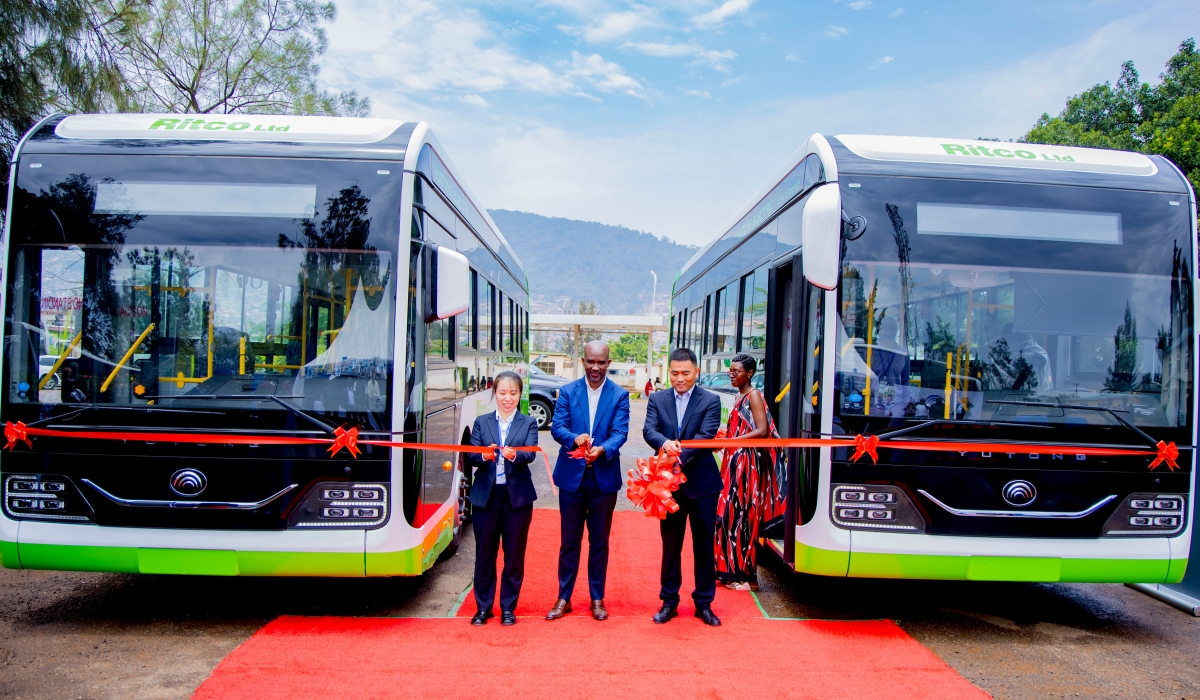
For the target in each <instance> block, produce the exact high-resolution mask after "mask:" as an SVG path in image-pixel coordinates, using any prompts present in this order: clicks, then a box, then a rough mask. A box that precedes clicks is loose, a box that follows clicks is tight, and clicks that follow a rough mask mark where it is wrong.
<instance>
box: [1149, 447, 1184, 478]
mask: <svg viewBox="0 0 1200 700" xmlns="http://www.w3.org/2000/svg"><path fill="white" fill-rule="evenodd" d="M1155 448H1157V449H1158V456H1157V457H1155V458H1154V461H1153V462H1151V463H1150V468H1151V469H1154V468H1155V467H1157V466H1158V465H1160V464H1162V463H1163V462H1166V463H1167V468H1168V469H1170V470H1171V471H1175V470H1176V469H1178V468H1179V465H1178V464H1177V463H1176V462H1175V460H1176V459H1178V458H1179V448H1178V447H1176V446H1175V443H1173V442H1163V441H1162V440H1159V441H1158V444H1157V445H1155Z"/></svg>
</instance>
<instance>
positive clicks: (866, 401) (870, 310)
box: [863, 288, 877, 416]
mask: <svg viewBox="0 0 1200 700" xmlns="http://www.w3.org/2000/svg"><path fill="white" fill-rule="evenodd" d="M876 291H877V288H876V289H872V290H871V297H870V298H869V299H867V383H866V387H865V388H864V389H863V415H864V416H869V415H871V341H872V340H874V337H873V336H874V334H873V332H872V331H874V329H875V292H876Z"/></svg>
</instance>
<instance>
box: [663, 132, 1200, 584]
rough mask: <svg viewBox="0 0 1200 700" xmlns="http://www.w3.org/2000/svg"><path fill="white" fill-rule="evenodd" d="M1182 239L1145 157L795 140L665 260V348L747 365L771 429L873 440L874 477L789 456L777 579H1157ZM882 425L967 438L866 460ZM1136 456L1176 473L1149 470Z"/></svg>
mask: <svg viewBox="0 0 1200 700" xmlns="http://www.w3.org/2000/svg"><path fill="white" fill-rule="evenodd" d="M1195 241H1196V201H1195V195H1194V193H1193V192H1192V190H1191V187H1190V186H1189V184H1188V181H1187V179H1186V178H1184V176H1183V175H1182V174H1181V173H1180V171H1179V170H1178V169H1177V168H1176V167H1175V166H1174V165H1173V164H1172V163H1171V162H1169V161H1168V160H1166V159H1164V158H1161V157H1158V156H1147V155H1142V154H1138V153H1123V152H1114V151H1103V150H1091V149H1079V148H1066V147H1057V146H1042V145H1034V144H1010V143H995V142H986V141H964V140H960V139H934V138H908V137H893V136H862V135H847V136H836V137H825V136H822V135H819V134H818V135H815V136H813V137H812V138H810V139H809V140H808V142H807V144H806V146H805V147H804V148H801V149H800V150H798V151H797V152H796V153H795V154H794V155H793V156H792V158H791V159H789V160H788V162H787V163H786V164H785V165H784V166H783V167H782V168H780V170H779V171H778V172H777V173H776V174H775V175H774V177H772V178H771V179H770V180H769V182H768V183H767V184H766V185H765V186H764V187H763V188H762V189H761V190H760V191H759V192H758V193H757V194H756V195H755V196H754V197H753V198H752V199H751V201H750V202H749V203H747V204H746V205H745V206H744V207H743V208H742V209H741V210H740V211H738V213H737V214H736V215H735V216H734V217H733V218H732V219H731V220H730V221H729V223H727V224H726V225H725V226H723V227H722V228H721V230H720V232H719V234H718V235H717V236H716V238H714V239H713V240H712V241H711V242H710V243H709V244H708V245H706V246H705V247H704V248H702V249H701V250H700V251H699V252H698V253H697V254H696V255H695V256H694V257H693V258H692V260H691V261H690V262H689V263H688V264H687V265H686V266H685V267H684V268H683V271H682V273H681V274H680V276H679V278H678V279H677V281H676V282H675V286H674V290H673V312H672V313H673V320H672V342H673V344H674V345H675V346H687V347H690V348H692V349H693V350H695V351H696V352H697V354H698V355H699V356H700V357H701V365H702V370H703V371H704V372H706V373H709V374H713V373H718V372H722V371H725V369H726V368H727V367H728V365H729V361H730V359H731V357H732V356H733V354H734V353H735V352H747V353H750V354H751V355H754V356H756V357H757V358H758V359H759V360H760V361H762V362H763V363H764V365H765V376H764V378H763V379H764V395H765V396H766V397H767V400H768V405H769V406H770V408H771V409H772V410H773V411H774V414H775V416H776V417H777V419H778V425H779V428H780V430H781V432H782V433H783V434H784V436H785V437H801V436H804V437H811V436H816V435H825V436H837V435H859V434H866V435H872V434H873V435H877V436H879V437H880V438H881V439H882V440H883V441H882V442H881V443H880V446H879V463H878V464H873V463H872V462H871V460H870V459H863V460H860V461H857V462H852V461H851V452H852V450H850V449H844V448H830V447H825V448H820V449H790V450H788V474H787V488H788V493H787V514H786V516H785V517H784V518H783V519H782V520H780V521H776V522H771V523H766V524H765V529H764V532H763V535H764V537H763V542H764V544H765V545H767V546H769V547H771V548H773V549H774V550H776V551H777V552H778V553H779V555H780V556H781V557H782V558H783V560H784V561H786V562H787V563H788V564H789V565H790V566H791V567H793V568H794V569H795V570H796V571H800V572H807V573H812V574H821V575H829V576H856V577H883V578H926V579H963V580H967V579H969V580H1019V581H1090V582H1128V583H1134V582H1137V583H1173V582H1178V581H1180V580H1181V578H1182V577H1183V576H1184V571H1185V567H1186V565H1187V560H1188V553H1189V548H1190V540H1191V535H1192V526H1191V518H1192V509H1193V495H1194V494H1195V486H1196V485H1195V452H1194V450H1191V449H1188V447H1189V446H1192V445H1194V444H1195V434H1196V433H1195V413H1196V392H1195V383H1196V376H1197V364H1196V333H1195V325H1194V316H1195V296H1194V280H1195V276H1196V250H1195ZM714 384H715V383H714ZM731 400H732V397H729V399H727V401H728V402H731ZM900 435H904V439H905V440H918V441H920V440H928V441H967V442H976V443H978V444H980V445H981V447H980V449H979V450H978V451H966V452H935V451H921V450H902V449H889V448H888V446H887V438H888V437H897V436H900ZM1159 440H1162V441H1166V442H1175V443H1176V444H1177V445H1179V446H1181V447H1183V448H1184V449H1182V450H1181V455H1180V459H1179V467H1178V469H1172V468H1170V467H1168V466H1167V465H1165V464H1164V465H1158V466H1155V467H1154V468H1151V462H1152V458H1153V457H1154V455H1155V450H1154V445H1155V444H1156V442H1157V441H1159ZM995 442H1017V443H1043V444H1044V443H1050V444H1061V445H1068V446H1070V445H1078V446H1090V447H1098V446H1119V447H1135V448H1145V449H1147V456H1146V457H1130V456H1123V457H1096V456H1087V455H1083V454H1075V453H1072V452H1071V450H1070V448H1069V447H1066V448H1064V449H1063V450H1062V452H1063V453H1062V454H1051V455H1042V456H1040V457H1039V456H1038V455H1028V454H1020V453H1008V452H1005V451H1001V450H997V449H995V448H988V447H987V444H988V443H995Z"/></svg>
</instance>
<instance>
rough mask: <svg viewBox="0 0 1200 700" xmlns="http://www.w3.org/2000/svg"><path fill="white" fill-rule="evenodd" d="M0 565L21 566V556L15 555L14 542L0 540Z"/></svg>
mask: <svg viewBox="0 0 1200 700" xmlns="http://www.w3.org/2000/svg"><path fill="white" fill-rule="evenodd" d="M0 567H3V568H5V569H19V568H21V557H19V556H17V543H16V542H2V541H0Z"/></svg>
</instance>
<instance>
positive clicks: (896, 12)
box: [888, 7, 904, 17]
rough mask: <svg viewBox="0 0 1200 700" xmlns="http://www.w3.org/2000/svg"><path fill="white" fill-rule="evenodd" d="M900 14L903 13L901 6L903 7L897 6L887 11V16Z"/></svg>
mask: <svg viewBox="0 0 1200 700" xmlns="http://www.w3.org/2000/svg"><path fill="white" fill-rule="evenodd" d="M902 14H904V8H903V7H897V8H896V9H894V10H892V11H891V12H889V13H888V17H899V16H900V15H902Z"/></svg>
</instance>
